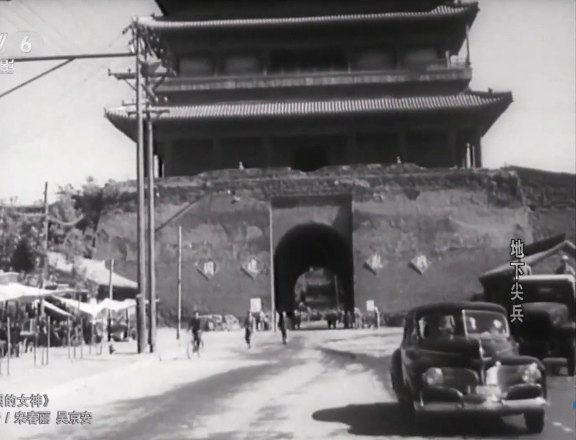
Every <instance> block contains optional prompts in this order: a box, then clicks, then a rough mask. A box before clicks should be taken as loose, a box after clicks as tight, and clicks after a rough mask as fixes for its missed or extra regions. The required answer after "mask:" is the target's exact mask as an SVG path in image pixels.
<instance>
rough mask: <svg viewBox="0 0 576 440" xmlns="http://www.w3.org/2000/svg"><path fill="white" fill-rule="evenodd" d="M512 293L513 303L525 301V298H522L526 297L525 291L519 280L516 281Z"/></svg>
mask: <svg viewBox="0 0 576 440" xmlns="http://www.w3.org/2000/svg"><path fill="white" fill-rule="evenodd" d="M510 293H511V294H512V298H511V299H512V301H524V297H523V296H522V295H524V289H523V288H522V284H520V283H519V282H518V280H516V281H514V284H513V285H512V290H511V291H510Z"/></svg>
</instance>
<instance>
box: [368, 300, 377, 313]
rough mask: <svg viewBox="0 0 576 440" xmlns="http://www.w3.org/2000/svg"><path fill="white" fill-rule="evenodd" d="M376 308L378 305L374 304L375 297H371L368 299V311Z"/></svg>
mask: <svg viewBox="0 0 576 440" xmlns="http://www.w3.org/2000/svg"><path fill="white" fill-rule="evenodd" d="M375 308H376V305H375V304H374V300H373V299H369V300H368V301H366V311H367V312H373V311H374V309H375Z"/></svg>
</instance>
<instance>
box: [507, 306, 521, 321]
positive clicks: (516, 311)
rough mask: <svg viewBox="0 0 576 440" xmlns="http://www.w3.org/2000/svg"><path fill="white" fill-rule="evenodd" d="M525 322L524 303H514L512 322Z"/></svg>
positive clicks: (511, 314)
mask: <svg viewBox="0 0 576 440" xmlns="http://www.w3.org/2000/svg"><path fill="white" fill-rule="evenodd" d="M516 321H520V322H524V310H523V309H522V304H513V305H512V312H511V313H510V322H516Z"/></svg>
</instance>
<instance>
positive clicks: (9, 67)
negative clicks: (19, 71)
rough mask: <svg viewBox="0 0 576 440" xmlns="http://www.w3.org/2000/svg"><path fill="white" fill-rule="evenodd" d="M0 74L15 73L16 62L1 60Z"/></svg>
mask: <svg viewBox="0 0 576 440" xmlns="http://www.w3.org/2000/svg"><path fill="white" fill-rule="evenodd" d="M0 73H14V60H13V59H7V58H0Z"/></svg>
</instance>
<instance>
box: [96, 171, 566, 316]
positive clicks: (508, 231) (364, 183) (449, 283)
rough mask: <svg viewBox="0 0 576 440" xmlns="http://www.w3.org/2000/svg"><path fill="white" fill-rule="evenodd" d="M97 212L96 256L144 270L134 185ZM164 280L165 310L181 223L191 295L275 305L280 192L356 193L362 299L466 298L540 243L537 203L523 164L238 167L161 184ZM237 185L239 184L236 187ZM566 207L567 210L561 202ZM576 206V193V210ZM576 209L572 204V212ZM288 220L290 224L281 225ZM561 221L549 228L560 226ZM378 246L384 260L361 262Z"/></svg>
mask: <svg viewBox="0 0 576 440" xmlns="http://www.w3.org/2000/svg"><path fill="white" fill-rule="evenodd" d="M121 189H122V194H123V195H122V198H121V200H119V201H118V203H117V204H116V206H110V207H109V208H108V210H107V212H106V213H105V215H104V216H103V217H102V219H101V221H100V230H99V238H98V245H97V255H96V257H97V258H114V259H115V261H116V263H115V264H116V266H115V267H116V268H117V270H118V272H120V273H122V274H124V275H126V276H129V277H131V278H132V279H136V214H135V200H136V197H135V191H134V185H133V183H127V184H123V185H121ZM156 191H157V200H156V226H157V227H158V228H159V231H158V234H157V241H156V258H157V275H156V276H157V289H158V292H159V295H160V297H161V301H162V302H161V306H160V310H161V311H162V314H163V316H165V317H168V318H170V317H173V316H174V315H175V304H176V273H177V239H178V238H177V237H178V232H177V231H178V226H181V227H182V229H183V243H184V246H183V279H182V284H183V304H184V309H185V313H190V311H191V310H192V309H193V308H199V309H201V310H202V311H206V312H213V313H232V314H236V315H241V314H243V313H244V312H245V310H246V309H247V307H248V305H249V299H250V298H252V297H261V298H262V301H263V304H264V307H265V308H269V306H270V290H271V289H270V271H269V268H270V243H269V237H270V235H269V234H270V230H269V218H270V212H269V200H270V198H271V197H278V196H290V195H294V196H297V195H302V194H305V195H306V196H307V197H311V196H315V195H316V196H322V198H323V200H326V198H328V199H329V198H330V197H331V196H336V197H338V196H342V195H347V196H348V197H351V200H352V203H351V210H350V214H351V218H350V220H351V229H352V248H353V258H354V288H355V300H356V304H357V305H358V306H360V307H361V308H364V302H365V301H366V300H368V299H374V300H375V301H376V302H377V304H378V305H379V306H380V307H382V308H383V309H385V310H386V311H389V312H394V311H401V310H405V309H407V308H409V307H411V306H413V305H416V304H419V303H421V302H422V301H434V300H442V299H456V298H459V299H462V298H467V297H470V296H471V295H472V293H474V292H475V291H479V290H481V288H480V286H479V284H478V282H477V276H478V275H479V274H480V273H482V272H484V271H485V270H487V269H490V268H492V267H495V266H497V265H499V264H502V262H503V261H506V259H507V254H506V251H507V250H506V247H507V246H508V243H509V241H510V239H511V238H512V237H519V238H523V239H524V240H526V241H527V242H530V241H532V239H533V238H534V237H533V230H534V229H535V226H534V225H535V222H536V223H537V222H538V221H539V219H540V217H537V218H535V217H534V212H533V210H531V208H530V207H529V206H527V204H526V203H525V198H526V197H525V196H524V195H523V192H522V190H521V186H520V180H519V178H518V173H517V172H516V171H515V170H496V171H489V170H429V169H428V170H426V169H421V168H418V167H415V166H410V165H398V166H392V167H388V168H382V167H379V166H364V167H354V168H351V167H335V168H328V169H326V168H325V169H322V170H319V171H317V172H315V173H310V174H304V173H300V172H295V171H290V170H287V169H279V170H274V171H273V172H272V171H266V170H251V169H248V170H229V171H222V172H217V173H211V174H210V173H206V174H203V175H199V176H195V177H190V178H169V179H162V180H158V181H157V184H156ZM231 192H233V193H232V194H231ZM558 209H560V208H558ZM568 209H572V212H573V209H574V203H573V199H572V205H571V208H570V207H569V208H568ZM279 212H280V211H279V210H277V209H275V210H274V214H273V217H274V223H273V224H276V223H277V225H278V229H274V228H273V231H274V232H273V235H274V242H275V243H277V242H278V241H279V239H280V235H282V234H283V232H284V230H286V231H287V230H289V229H290V226H291V225H296V224H297V223H298V222H307V221H309V220H312V219H318V218H320V219H321V221H322V222H324V223H328V224H329V223H330V222H332V224H334V222H336V221H342V219H340V220H338V216H337V215H335V212H336V211H335V208H334V205H333V204H330V203H327V204H325V205H322V204H319V205H318V206H315V207H314V208H313V209H309V210H308V216H307V217H306V216H305V215H303V214H302V213H303V212H306V211H302V210H301V209H300V210H299V209H295V210H293V212H292V213H291V214H290V213H287V211H286V212H284V213H283V214H282V215H280V214H279ZM568 215H569V213H568ZM280 225H284V226H280ZM564 227H565V225H564V224H563V222H561V221H557V222H556V223H555V224H554V225H552V226H547V228H546V233H547V234H552V233H562V232H565V230H564V229H563V228H564ZM374 252H377V253H379V254H380V256H381V260H382V263H383V266H384V267H383V268H382V270H380V271H377V272H376V273H373V272H371V271H369V270H367V269H366V268H365V266H364V263H365V261H366V259H367V258H368V257H369V256H370V255H371V254H372V253H374ZM420 253H421V254H424V255H425V256H426V257H427V259H428V260H429V262H430V267H429V269H428V270H427V271H426V272H425V273H424V274H422V275H420V274H418V273H417V272H416V271H414V270H413V269H412V268H410V267H409V264H408V263H409V261H410V260H411V259H412V258H414V257H415V256H416V255H417V254H420ZM251 256H255V257H257V258H258V260H260V261H261V262H262V263H264V265H265V267H264V270H263V272H262V273H261V274H260V275H259V276H257V277H256V278H254V279H253V278H251V277H249V276H247V275H246V274H245V273H244V272H243V271H242V268H241V264H242V263H243V262H245V261H246V260H247V259H248V258H249V257H251ZM207 258H210V259H212V260H214V261H215V262H217V263H218V272H217V273H216V275H215V276H214V277H213V278H212V279H211V280H207V279H206V278H205V277H204V276H203V275H202V274H201V273H200V272H199V271H198V270H197V269H196V267H195V265H196V263H197V262H198V261H202V260H203V259H207Z"/></svg>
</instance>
